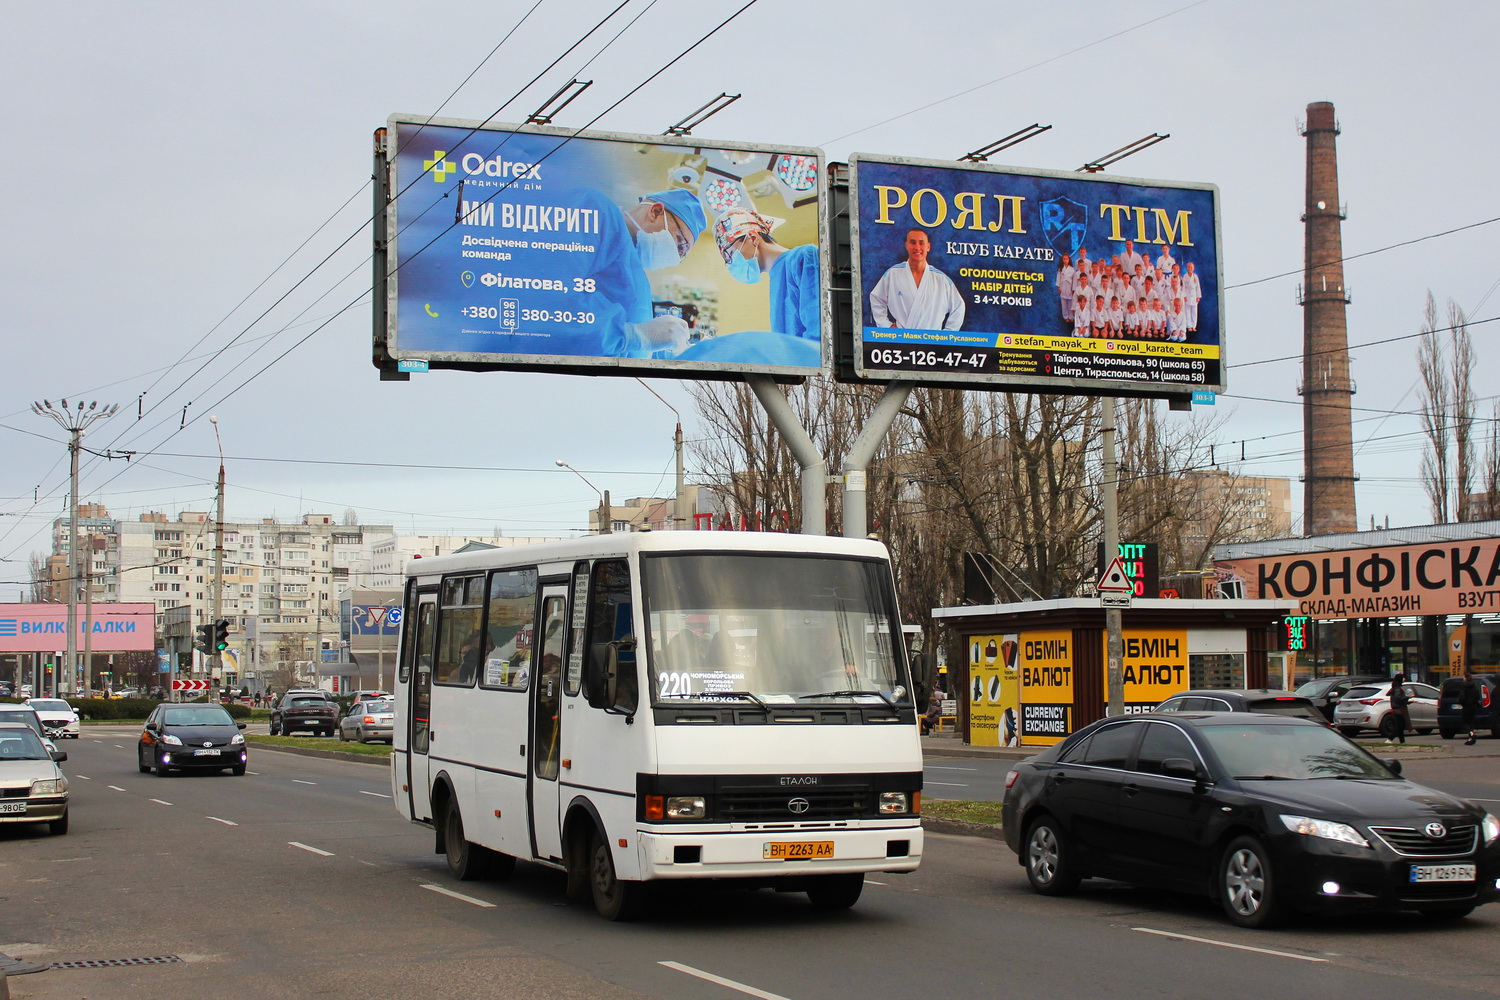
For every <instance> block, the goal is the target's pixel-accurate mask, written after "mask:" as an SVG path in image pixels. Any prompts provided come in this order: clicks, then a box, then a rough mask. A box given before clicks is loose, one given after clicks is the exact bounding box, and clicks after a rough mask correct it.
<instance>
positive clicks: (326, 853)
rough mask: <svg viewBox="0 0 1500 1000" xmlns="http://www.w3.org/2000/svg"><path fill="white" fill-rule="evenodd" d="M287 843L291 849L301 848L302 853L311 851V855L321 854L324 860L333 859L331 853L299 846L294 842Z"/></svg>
mask: <svg viewBox="0 0 1500 1000" xmlns="http://www.w3.org/2000/svg"><path fill="white" fill-rule="evenodd" d="M287 843H288V844H291V845H292V846H293V847H297V848H301V849H302V850H304V851H311V852H312V853H313V854H321V855H323V857H325V858H331V857H333V852H331V851H320V850H318V849H317V848H316V847H308V846H307V845H306V844H299V843H297V842H296V841H295V840H288V841H287Z"/></svg>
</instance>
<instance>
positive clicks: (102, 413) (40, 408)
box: [31, 399, 120, 694]
mask: <svg viewBox="0 0 1500 1000" xmlns="http://www.w3.org/2000/svg"><path fill="white" fill-rule="evenodd" d="M119 409H120V407H119V404H117V403H110V404H109V405H108V406H106V407H104V409H102V410H101V409H99V404H98V403H97V402H92V403H89V404H88V407H87V408H85V407H84V404H83V401H82V400H79V401H78V404H77V406H76V407H73V408H71V409H70V408H69V405H68V401H67V400H66V399H65V400H63V401H62V407H61V408H60V409H59V408H57V407H54V406H53V405H52V401H51V400H50V399H44V400H42V401H41V402H40V403H32V404H31V412H33V413H35V414H37V415H38V416H43V417H51V418H52V419H53V420H55V421H57V425H58V426H59V427H61V428H62V429H63V430H65V431H67V432H68V433H69V434H70V435H71V437H70V439H69V441H68V457H69V460H70V461H69V479H68V482H69V497H68V663H67V670H68V676H69V677H70V678H76V677H77V676H78V582H79V570H78V453H79V452H81V451H82V450H83V432H84V429H85V428H86V427H88V426H89V425H90V424H92V423H93V422H94V421H96V420H106V419H108V418H110V417H112V416H114V415H115V413H116V412H117V411H118V410H119ZM90 558H92V555H91V556H90ZM61 676H62V671H61V670H53V672H52V693H53V694H56V693H57V682H58V678H59V677H61ZM43 683H44V682H43V681H42V679H41V678H38V680H37V690H38V693H39V694H45V693H46V692H45V691H44V690H43Z"/></svg>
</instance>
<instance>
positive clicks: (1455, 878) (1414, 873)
mask: <svg viewBox="0 0 1500 1000" xmlns="http://www.w3.org/2000/svg"><path fill="white" fill-rule="evenodd" d="M1411 880H1412V881H1413V882H1472V881H1474V866H1473V865H1412V866H1411Z"/></svg>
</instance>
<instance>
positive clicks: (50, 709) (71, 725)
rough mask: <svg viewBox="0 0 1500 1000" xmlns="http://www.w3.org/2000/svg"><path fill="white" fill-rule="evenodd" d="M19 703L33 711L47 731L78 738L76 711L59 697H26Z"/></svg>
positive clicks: (70, 738)
mask: <svg viewBox="0 0 1500 1000" xmlns="http://www.w3.org/2000/svg"><path fill="white" fill-rule="evenodd" d="M21 704H23V705H25V706H27V707H28V708H30V709H31V710H32V711H33V712H35V713H36V714H37V718H39V719H41V720H42V726H43V728H45V729H46V730H48V731H49V732H57V733H58V734H59V736H60V737H61V738H63V739H69V740H76V739H78V713H77V712H75V711H73V706H72V705H69V704H68V703H67V702H65V701H63V700H62V699H61V698H27V699H26V700H25V701H23V702H22V703H21Z"/></svg>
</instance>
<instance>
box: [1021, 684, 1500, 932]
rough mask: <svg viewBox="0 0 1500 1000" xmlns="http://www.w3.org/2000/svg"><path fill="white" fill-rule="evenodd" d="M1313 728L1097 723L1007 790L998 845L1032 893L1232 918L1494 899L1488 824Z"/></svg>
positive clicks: (1250, 920) (1253, 722)
mask: <svg viewBox="0 0 1500 1000" xmlns="http://www.w3.org/2000/svg"><path fill="white" fill-rule="evenodd" d="M1400 772H1401V767H1400V764H1399V762H1397V761H1386V762H1382V761H1379V760H1376V759H1375V758H1374V757H1372V756H1370V755H1369V754H1368V753H1366V752H1365V751H1364V750H1363V749H1361V748H1360V747H1358V746H1356V745H1354V744H1353V743H1351V742H1349V740H1347V739H1345V738H1344V737H1342V736H1340V735H1339V734H1338V733H1336V732H1334V731H1333V730H1331V729H1329V728H1327V727H1326V726H1323V725H1319V724H1317V723H1313V722H1308V721H1304V720H1302V719H1294V718H1288V717H1282V716H1265V715H1254V714H1250V713H1239V712H1236V713H1218V712H1216V713H1206V714H1197V713H1184V712H1179V713H1175V714H1171V715H1138V716H1129V717H1124V718H1113V719H1104V720H1101V721H1100V722H1096V723H1094V724H1093V725H1090V726H1088V727H1086V728H1084V729H1082V730H1080V731H1079V732H1077V733H1075V734H1074V735H1072V736H1070V737H1068V738H1067V739H1066V740H1064V741H1063V742H1062V743H1059V744H1057V745H1056V746H1052V747H1048V748H1047V749H1046V750H1044V751H1042V752H1041V753H1039V754H1037V755H1036V756H1035V757H1032V758H1030V759H1028V760H1026V761H1023V762H1022V763H1020V764H1018V765H1016V767H1015V768H1014V769H1013V770H1012V771H1011V772H1010V774H1009V775H1008V776H1007V778H1006V791H1005V802H1004V806H1003V818H1004V829H1005V839H1006V843H1007V844H1009V845H1010V848H1011V850H1013V851H1015V852H1016V854H1017V856H1018V858H1019V860H1020V863H1021V864H1022V865H1023V866H1025V868H1026V875H1027V878H1028V879H1029V880H1030V882H1031V886H1032V888H1033V889H1035V890H1036V891H1037V892H1040V893H1043V894H1045V895H1062V894H1064V893H1068V892H1071V891H1073V890H1074V889H1075V888H1076V887H1077V886H1078V883H1079V880H1081V879H1084V878H1089V877H1095V876H1097V877H1101V878H1110V879H1117V880H1120V881H1124V882H1132V883H1136V884H1139V885H1152V886H1161V887H1165V888H1169V889H1176V890H1182V891H1187V892H1195V893H1203V894H1207V895H1209V896H1211V897H1213V898H1215V899H1217V900H1218V901H1219V902H1220V903H1221V905H1222V906H1223V908H1224V912H1225V914H1226V915H1227V916H1228V917H1229V919H1230V920H1231V921H1233V922H1234V923H1236V924H1239V925H1241V926H1243V927H1266V926H1270V925H1271V924H1273V923H1276V922H1277V921H1278V920H1279V919H1280V918H1282V917H1284V916H1285V915H1286V914H1287V913H1288V912H1290V911H1292V910H1306V911H1314V912H1343V911H1353V910H1417V911H1420V912H1422V913H1425V914H1427V915H1429V916H1433V917H1446V918H1457V917H1463V916H1467V915H1468V913H1469V912H1470V911H1471V910H1473V909H1474V907H1475V906H1478V905H1479V904H1481V903H1488V902H1492V901H1494V900H1495V899H1497V898H1500V819H1496V818H1495V817H1494V816H1493V815H1490V814H1489V813H1487V812H1485V811H1484V810H1483V809H1481V808H1479V807H1478V806H1475V805H1473V804H1472V803H1469V802H1466V801H1464V800H1463V799H1458V798H1455V797H1453V796H1451V795H1447V794H1445V793H1443V792H1439V791H1436V790H1434V789H1431V788H1427V787H1425V786H1423V785H1418V784H1416V783H1415V782H1411V781H1407V780H1405V779H1403V778H1402V777H1401V776H1400Z"/></svg>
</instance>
